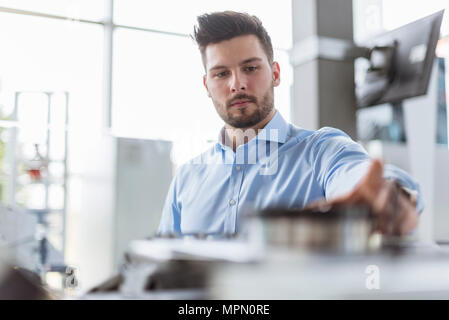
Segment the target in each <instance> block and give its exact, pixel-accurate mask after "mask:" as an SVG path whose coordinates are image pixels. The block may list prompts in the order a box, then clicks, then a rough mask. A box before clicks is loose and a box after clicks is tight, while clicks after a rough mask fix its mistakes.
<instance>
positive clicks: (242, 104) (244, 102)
mask: <svg viewBox="0 0 449 320" xmlns="http://www.w3.org/2000/svg"><path fill="white" fill-rule="evenodd" d="M251 102H252V101H251V100H248V99H243V100H236V101H234V102H233V103H232V104H231V107H236V108H243V107H246V106H247V105H248V104H250V103H251Z"/></svg>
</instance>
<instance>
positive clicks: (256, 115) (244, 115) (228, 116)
mask: <svg viewBox="0 0 449 320" xmlns="http://www.w3.org/2000/svg"><path fill="white" fill-rule="evenodd" d="M238 99H246V100H249V101H251V102H252V103H254V104H255V105H256V109H255V110H254V109H252V108H250V107H249V106H248V107H245V108H241V109H236V110H232V111H234V112H231V104H232V103H233V102H234V101H235V100H238ZM212 101H213V103H214V105H215V109H216V110H217V112H218V115H219V116H220V118H221V119H223V121H224V122H225V123H227V124H228V125H230V126H232V127H234V128H240V129H245V128H250V127H253V126H255V125H256V124H258V123H259V122H261V121H262V120H264V119H265V118H266V117H267V116H268V115H269V114H270V112H271V111H272V110H273V107H274V87H273V86H271V87H270V88H269V89H268V90H267V91H266V92H265V94H264V95H263V97H262V100H261V101H258V99H257V98H256V97H255V96H250V95H247V94H239V95H237V96H235V97H233V98H232V99H231V100H229V101H228V102H227V103H226V104H225V105H224V104H222V103H219V102H218V101H216V100H214V99H212Z"/></svg>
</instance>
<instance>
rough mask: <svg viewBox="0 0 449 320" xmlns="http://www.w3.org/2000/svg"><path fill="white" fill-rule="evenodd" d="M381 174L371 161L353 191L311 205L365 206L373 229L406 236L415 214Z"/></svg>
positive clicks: (391, 183) (393, 185)
mask: <svg viewBox="0 0 449 320" xmlns="http://www.w3.org/2000/svg"><path fill="white" fill-rule="evenodd" d="M382 173H383V166H382V163H381V162H380V161H379V160H373V162H372V164H371V167H370V169H369V171H368V173H367V174H366V176H365V177H364V178H363V180H362V181H361V182H360V183H359V184H358V185H357V187H356V188H355V189H354V190H353V191H351V192H350V193H349V194H347V195H344V196H341V197H339V198H336V199H333V200H331V201H328V202H324V203H318V204H315V205H319V206H321V205H323V204H325V205H331V206H352V205H368V206H369V207H370V208H371V210H372V212H373V214H374V215H376V216H377V218H378V219H377V221H378V222H377V227H376V229H377V230H379V231H380V232H381V233H383V234H387V235H406V234H408V233H409V232H410V231H412V230H413V229H414V228H415V227H416V226H417V224H418V219H419V215H418V212H417V211H416V208H415V205H414V204H413V203H412V202H411V201H410V199H409V198H407V197H406V196H405V195H404V194H403V193H402V192H401V190H400V189H399V187H398V186H397V184H396V183H395V182H393V181H387V180H385V179H384V178H383V175H382ZM312 206H314V205H312Z"/></svg>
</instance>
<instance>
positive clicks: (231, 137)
mask: <svg viewBox="0 0 449 320" xmlns="http://www.w3.org/2000/svg"><path fill="white" fill-rule="evenodd" d="M275 113H276V110H275V109H274V108H273V110H271V112H270V113H269V114H268V116H266V117H265V119H263V120H262V121H260V122H259V123H257V124H256V125H254V126H252V127H248V128H234V127H232V126H230V125H228V124H225V132H224V135H225V136H224V138H225V145H227V146H228V147H231V148H232V150H234V152H235V150H236V149H237V148H238V146H240V145H242V144H245V143H248V142H249V141H251V140H252V139H253V138H254V137H255V136H257V134H258V133H259V130H262V129H263V128H265V126H266V125H267V123H268V122H270V120H271V119H273V117H274V115H275Z"/></svg>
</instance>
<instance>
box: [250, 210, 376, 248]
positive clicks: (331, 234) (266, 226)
mask: <svg viewBox="0 0 449 320" xmlns="http://www.w3.org/2000/svg"><path fill="white" fill-rule="evenodd" d="M247 223H248V224H249V227H248V230H249V233H250V234H249V237H250V238H252V239H259V241H263V242H264V245H265V246H282V247H285V248H289V249H298V250H300V251H319V252H326V253H338V254H363V253H367V252H371V251H375V250H377V249H379V248H380V241H374V240H375V237H378V235H376V233H374V217H373V216H372V215H371V213H370V210H369V208H366V207H330V206H329V207H321V208H319V209H303V210H299V209H284V208H273V209H266V210H262V211H259V212H256V213H255V214H252V215H248V216H247ZM251 233H253V234H251ZM254 233H260V235H256V234H254Z"/></svg>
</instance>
